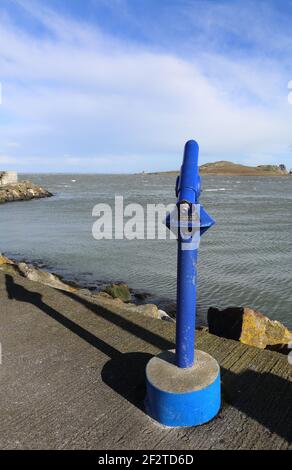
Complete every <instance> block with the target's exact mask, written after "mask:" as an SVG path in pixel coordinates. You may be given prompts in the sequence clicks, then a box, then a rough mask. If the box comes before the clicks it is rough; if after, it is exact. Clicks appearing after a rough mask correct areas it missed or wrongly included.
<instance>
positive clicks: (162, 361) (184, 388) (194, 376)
mask: <svg viewBox="0 0 292 470" xmlns="http://www.w3.org/2000/svg"><path fill="white" fill-rule="evenodd" d="M218 374H219V367H218V363H217V362H216V361H215V359H214V358H213V357H211V356H210V355H209V354H207V353H206V352H204V351H199V350H197V351H196V357H195V363H194V365H193V367H188V368H186V369H182V368H180V367H177V365H176V361H175V350H174V349H173V350H172V351H163V352H162V353H161V354H159V355H158V356H155V357H154V358H153V359H151V361H150V362H148V364H147V367H146V375H147V379H148V381H149V382H150V383H151V384H152V385H154V386H155V387H156V388H158V389H159V390H163V391H165V392H170V393H187V392H193V391H197V390H201V389H202V388H205V387H207V386H208V385H210V384H211V383H213V382H214V381H215V379H216V378H217V377H218Z"/></svg>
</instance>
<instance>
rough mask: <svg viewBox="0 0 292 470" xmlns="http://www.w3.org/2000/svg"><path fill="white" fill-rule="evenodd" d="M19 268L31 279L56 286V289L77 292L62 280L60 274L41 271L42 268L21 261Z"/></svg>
mask: <svg viewBox="0 0 292 470" xmlns="http://www.w3.org/2000/svg"><path fill="white" fill-rule="evenodd" d="M18 269H19V271H20V272H21V274H22V275H23V276H24V277H26V278H27V279H29V280H30V281H34V282H39V283H41V284H45V285H47V286H50V287H54V288H55V289H59V290H64V291H67V292H75V291H76V289H75V288H74V287H71V286H69V285H68V284H65V283H64V282H62V281H61V280H60V279H59V278H58V276H56V275H54V274H51V273H49V272H46V271H41V270H40V269H37V268H33V267H32V266H29V265H28V264H26V263H19V264H18Z"/></svg>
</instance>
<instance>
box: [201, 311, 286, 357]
mask: <svg viewBox="0 0 292 470" xmlns="http://www.w3.org/2000/svg"><path fill="white" fill-rule="evenodd" d="M208 326H209V332H210V333H212V334H214V335H217V336H222V337H224V338H229V339H235V340H239V341H240V342H241V343H244V344H248V345H250V346H256V347H257V348H261V349H265V348H266V347H269V348H272V347H275V346H277V347H278V349H279V350H281V349H283V350H285V348H283V346H284V345H287V344H288V343H291V342H292V332H290V331H289V330H288V329H287V328H286V327H285V326H284V325H282V323H280V322H279V321H276V320H274V321H273V320H270V319H269V318H268V317H266V316H265V315H263V314H262V313H260V312H258V311H256V310H252V309H251V308H248V307H230V308H227V309H226V310H222V311H220V310H219V309H217V308H210V309H209V311H208Z"/></svg>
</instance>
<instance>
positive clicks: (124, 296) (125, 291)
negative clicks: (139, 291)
mask: <svg viewBox="0 0 292 470" xmlns="http://www.w3.org/2000/svg"><path fill="white" fill-rule="evenodd" d="M104 291H105V292H106V293H107V294H109V295H110V296H111V297H112V298H113V299H120V300H122V301H123V302H129V301H130V300H131V298H132V297H131V292H130V289H129V286H128V285H127V284H124V283H120V284H110V285H109V286H107V287H106V288H105V289H104Z"/></svg>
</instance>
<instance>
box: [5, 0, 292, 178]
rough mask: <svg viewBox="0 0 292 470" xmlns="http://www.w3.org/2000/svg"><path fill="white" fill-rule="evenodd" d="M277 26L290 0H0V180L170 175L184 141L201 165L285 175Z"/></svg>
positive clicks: (286, 74)
mask: <svg viewBox="0 0 292 470" xmlns="http://www.w3.org/2000/svg"><path fill="white" fill-rule="evenodd" d="M291 21H292V0H282V1H279V0H275V1H274V0H264V1H261V0H253V1H250V0H216V1H215V0H38V1H35V0H1V1H0V82H1V84H2V103H1V105H0V169H2V168H3V169H16V170H18V171H25V172H30V171H34V172H38V171H43V172H47V171H52V172H59V171H60V172H70V171H72V172H135V171H142V170H146V171H156V170H169V169H176V168H178V166H179V165H180V162H181V154H182V149H183V145H184V142H185V141H186V140H188V139H190V138H195V139H196V140H198V142H199V144H200V149H201V152H200V158H201V163H205V162H208V161H215V160H223V159H224V160H231V161H235V162H239V163H244V164H251V165H257V164H263V163H271V164H274V163H275V164H278V163H285V164H286V165H287V166H288V167H289V168H290V167H292V105H291V104H289V102H288V93H289V88H288V83H289V81H291V80H292V60H291V53H292V32H291ZM291 83H292V82H291ZM290 91H292V86H291V90H290Z"/></svg>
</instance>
